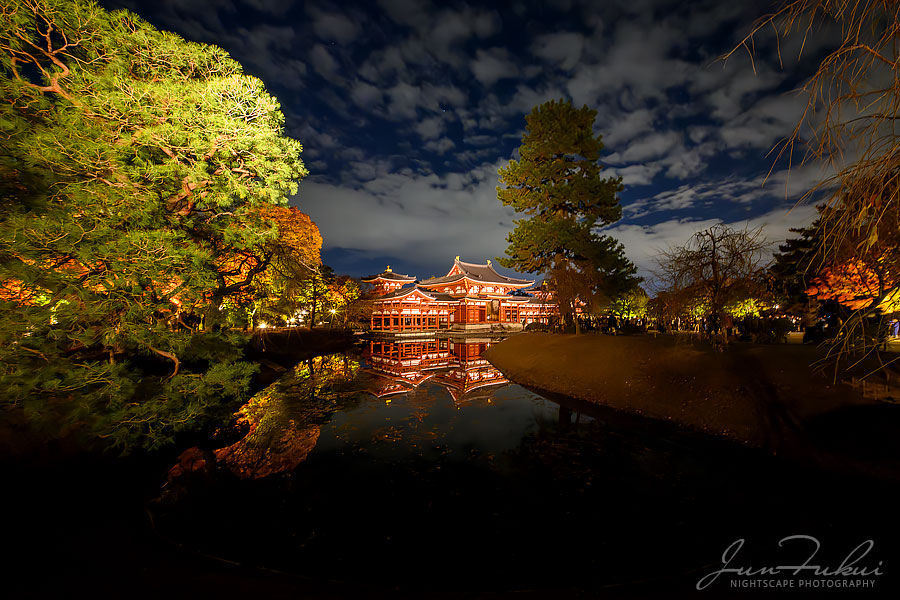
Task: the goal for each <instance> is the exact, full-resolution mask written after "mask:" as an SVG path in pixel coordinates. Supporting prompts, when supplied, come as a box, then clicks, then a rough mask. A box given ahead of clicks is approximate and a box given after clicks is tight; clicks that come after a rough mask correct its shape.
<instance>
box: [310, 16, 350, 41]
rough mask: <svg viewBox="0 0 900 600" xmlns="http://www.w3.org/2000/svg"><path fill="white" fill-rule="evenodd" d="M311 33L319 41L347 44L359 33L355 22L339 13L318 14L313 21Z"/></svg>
mask: <svg viewBox="0 0 900 600" xmlns="http://www.w3.org/2000/svg"><path fill="white" fill-rule="evenodd" d="M313 31H315V32H316V35H317V36H319V38H320V39H322V40H324V41H326V42H330V41H335V42H339V43H341V44H347V43H349V42H352V41H354V40H355V39H356V38H357V37H358V36H359V33H360V29H359V24H358V23H357V21H354V20H351V19H349V18H348V17H346V16H344V15H342V14H340V13H320V14H319V15H317V16H316V17H315V20H314V21H313Z"/></svg>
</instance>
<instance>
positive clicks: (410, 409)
mask: <svg viewBox="0 0 900 600" xmlns="http://www.w3.org/2000/svg"><path fill="white" fill-rule="evenodd" d="M490 344H491V340H489V339H471V338H469V339H464V340H448V339H424V340H423V339H417V340H410V341H372V342H370V343H369V345H368V347H367V348H366V351H365V352H364V353H363V356H362V361H364V362H361V360H360V359H359V358H352V357H350V356H349V355H346V354H335V355H330V356H320V357H317V358H313V359H310V360H307V361H304V362H302V363H300V364H298V365H297V366H296V367H295V368H294V369H293V370H292V371H291V372H290V373H288V374H287V375H285V376H284V377H283V378H281V379H280V380H279V381H278V382H276V383H275V384H273V385H271V386H270V387H268V388H267V389H266V390H264V391H263V392H261V393H259V394H258V395H256V396H255V397H254V398H253V399H252V400H251V401H250V402H248V403H247V404H246V405H244V406H243V407H242V408H241V409H240V411H239V412H238V413H237V415H236V416H237V422H238V426H240V427H244V428H246V430H247V434H246V436H245V437H244V438H243V439H241V440H240V441H238V442H236V443H234V444H232V445H230V446H227V447H224V448H220V449H218V450H217V451H216V458H217V459H218V460H219V462H220V463H221V464H224V465H226V466H227V467H228V468H229V469H230V470H231V471H232V472H233V473H235V474H236V475H238V476H240V477H242V478H250V479H259V478H263V477H267V476H269V475H274V474H277V473H285V472H291V471H293V470H294V469H296V468H297V466H298V465H300V464H301V463H302V462H304V461H305V460H306V459H307V457H308V456H309V455H310V453H311V452H312V451H313V450H314V449H315V448H316V447H317V445H319V444H321V445H322V448H320V450H321V451H323V452H327V451H329V450H332V449H335V448H337V449H339V451H341V452H343V451H353V452H359V451H365V452H374V453H376V454H379V455H385V454H390V455H396V456H401V455H405V454H409V453H413V454H421V453H424V454H428V455H446V454H449V453H451V452H453V451H454V449H455V450H456V451H458V450H459V448H460V447H464V446H466V447H467V446H472V445H479V446H488V447H497V446H498V442H499V446H500V447H502V448H504V449H505V448H508V447H514V446H515V445H516V444H517V443H518V441H519V440H520V439H521V435H522V431H523V429H526V430H527V429H528V427H527V424H528V423H531V422H533V421H534V418H535V417H534V414H533V412H534V411H533V407H532V406H531V405H516V406H512V405H510V406H509V407H507V409H506V410H504V409H501V410H500V411H499V412H497V411H495V413H496V414H495V415H494V418H491V419H487V420H486V419H484V417H483V415H481V414H480V413H479V414H470V415H466V417H462V418H460V417H458V416H457V415H454V414H452V413H453V412H455V410H459V409H460V407H462V406H463V405H475V404H485V405H490V404H491V403H492V402H493V398H494V395H495V394H496V393H497V392H498V391H499V390H500V389H502V387H503V386H505V385H507V384H508V383H509V381H508V380H507V379H505V378H504V377H503V375H502V374H501V373H500V371H498V370H497V369H495V368H494V367H493V366H492V365H491V364H490V363H489V362H487V361H486V360H485V359H483V358H482V357H481V356H482V353H483V352H484V351H485V350H486V349H487V348H488V347H489V346H490ZM426 382H427V383H428V385H427V386H423V384H425V383H426ZM432 384H433V385H432ZM440 390H446V392H449V397H450V399H451V400H452V402H451V403H447V402H444V401H443V400H444V399H445V398H446V396H444V395H442V394H441V393H440ZM372 396H374V397H375V398H378V399H382V400H384V401H385V404H386V405H390V403H391V401H392V400H394V401H395V404H394V406H393V407H388V406H385V405H382V404H372V405H367V401H368V400H371V399H372V398H371V397H372ZM351 409H352V410H351ZM454 409H455V410H454ZM517 413H518V414H517ZM326 423H328V424H329V425H328V428H327V433H326V435H325V436H324V439H323V437H322V426H323V425H324V424H326ZM498 424H499V427H498ZM457 425H458V427H457ZM348 449H349V450H348ZM488 455H490V452H489V453H488Z"/></svg>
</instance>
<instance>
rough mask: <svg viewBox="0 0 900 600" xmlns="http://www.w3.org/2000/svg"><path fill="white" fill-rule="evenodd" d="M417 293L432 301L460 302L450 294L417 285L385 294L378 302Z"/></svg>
mask: <svg viewBox="0 0 900 600" xmlns="http://www.w3.org/2000/svg"><path fill="white" fill-rule="evenodd" d="M416 291H418V292H420V293H422V294H424V295H425V296H428V297H429V298H431V299H432V300H436V301H437V302H457V301H458V300H459V299H458V298H454V297H453V296H451V295H450V294H444V293H441V292H433V291H431V290H428V289H423V288H421V287H419V286H417V285H416V286H406V287H402V288H400V289H399V290H394V291H393V292H390V293H389V294H385V295H384V296H381V297H379V298H378V300H379V301H380V300H386V299H388V300H389V299H391V298H403V297H405V296H408V295H409V294H410V293H412V292H416Z"/></svg>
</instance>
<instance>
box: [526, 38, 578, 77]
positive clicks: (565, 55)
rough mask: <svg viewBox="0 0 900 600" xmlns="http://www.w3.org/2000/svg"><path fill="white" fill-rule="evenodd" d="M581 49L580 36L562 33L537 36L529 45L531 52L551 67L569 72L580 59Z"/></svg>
mask: <svg viewBox="0 0 900 600" xmlns="http://www.w3.org/2000/svg"><path fill="white" fill-rule="evenodd" d="M583 48H584V36H583V35H582V34H580V33H571V32H568V33H567V32H562V33H549V34H545V35H540V36H538V37H537V38H535V40H534V43H533V44H532V45H531V52H532V54H534V55H535V56H537V57H538V58H542V59H544V60H545V61H546V62H548V63H550V64H552V65H553V66H556V67H559V68H561V69H563V70H565V71H571V70H572V68H574V67H575V65H577V64H578V62H579V60H580V59H581V51H582V49H583Z"/></svg>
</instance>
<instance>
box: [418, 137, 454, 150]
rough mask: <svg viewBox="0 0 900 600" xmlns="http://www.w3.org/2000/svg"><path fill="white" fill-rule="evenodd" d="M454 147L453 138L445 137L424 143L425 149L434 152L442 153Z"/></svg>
mask: <svg viewBox="0 0 900 600" xmlns="http://www.w3.org/2000/svg"><path fill="white" fill-rule="evenodd" d="M455 147H456V144H454V143H453V140H451V139H450V138H445V137H443V138H440V139H438V140H432V141H430V142H428V143H426V144H425V149H426V150H431V151H432V152H434V153H436V154H444V153H445V152H447V151H449V150H452V149H453V148H455Z"/></svg>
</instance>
